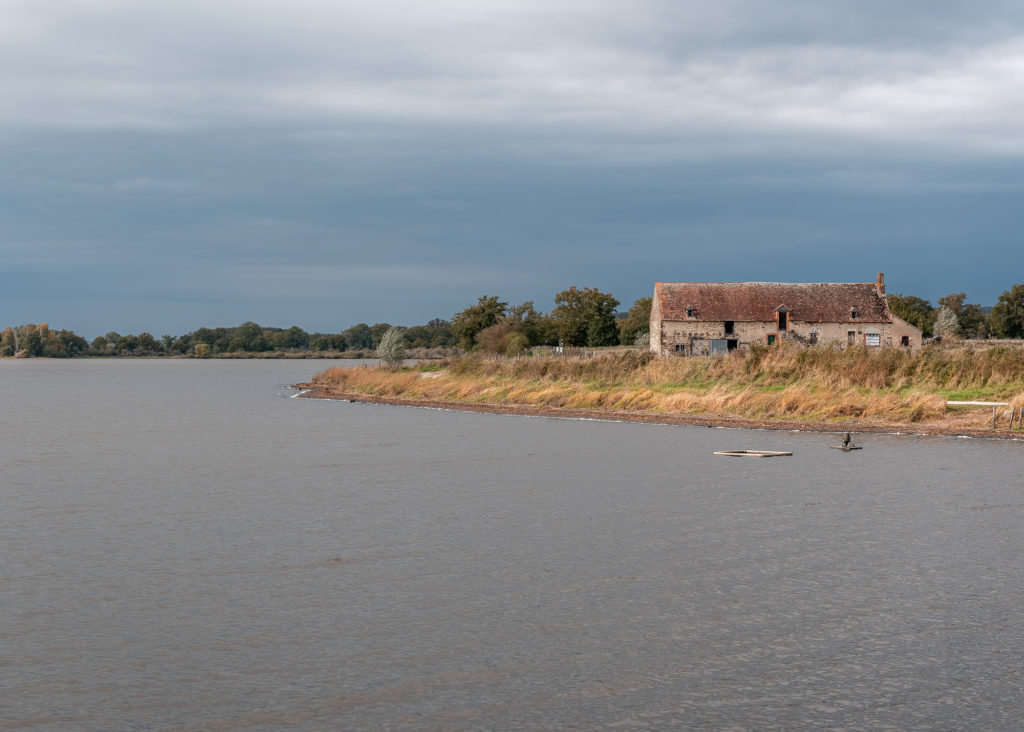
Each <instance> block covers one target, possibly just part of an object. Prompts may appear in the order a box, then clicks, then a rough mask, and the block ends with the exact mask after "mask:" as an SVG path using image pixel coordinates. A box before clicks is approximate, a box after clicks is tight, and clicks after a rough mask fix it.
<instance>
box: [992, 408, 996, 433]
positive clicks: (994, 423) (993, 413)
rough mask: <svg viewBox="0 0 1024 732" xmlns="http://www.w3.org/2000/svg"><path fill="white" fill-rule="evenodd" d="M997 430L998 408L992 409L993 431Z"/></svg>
mask: <svg viewBox="0 0 1024 732" xmlns="http://www.w3.org/2000/svg"><path fill="white" fill-rule="evenodd" d="M995 428H996V407H995V406H993V407H992V429H995Z"/></svg>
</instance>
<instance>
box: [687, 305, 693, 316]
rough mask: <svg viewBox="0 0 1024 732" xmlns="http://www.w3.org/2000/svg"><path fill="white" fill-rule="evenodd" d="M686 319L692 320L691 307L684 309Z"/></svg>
mask: <svg viewBox="0 0 1024 732" xmlns="http://www.w3.org/2000/svg"><path fill="white" fill-rule="evenodd" d="M686 317H687V318H692V317H693V306H692V305H691V306H689V307H687V308H686Z"/></svg>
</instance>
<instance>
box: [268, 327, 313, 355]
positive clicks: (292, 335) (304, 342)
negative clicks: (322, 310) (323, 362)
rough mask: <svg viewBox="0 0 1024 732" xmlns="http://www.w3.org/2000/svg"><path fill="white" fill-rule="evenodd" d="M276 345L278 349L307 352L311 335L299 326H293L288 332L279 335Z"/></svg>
mask: <svg viewBox="0 0 1024 732" xmlns="http://www.w3.org/2000/svg"><path fill="white" fill-rule="evenodd" d="M275 343H276V345H277V347H278V348H296V349H302V350H305V349H307V348H309V333H307V332H306V331H304V330H303V329H302V328H300V327H299V326H297V325H293V326H292V327H291V328H289V329H288V330H286V331H282V332H281V333H278V334H277V338H276V339H275Z"/></svg>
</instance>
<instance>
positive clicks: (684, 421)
mask: <svg viewBox="0 0 1024 732" xmlns="http://www.w3.org/2000/svg"><path fill="white" fill-rule="evenodd" d="M293 388H295V389H302V390H303V391H302V392H301V393H299V394H296V395H295V396H296V397H297V398H300V399H330V400H334V401H350V402H365V403H368V404H387V405H391V406H399V407H421V408H425V409H446V410H450V411H456V412H478V413H482V414H512V415H520V416H529V417H554V418H559V419H592V420H601V421H606V422H639V423H643V424H664V425H685V426H690V427H711V428H716V427H717V428H732V429H749V430H778V431H783V432H832V433H840V432H854V433H858V434H902V435H920V436H936V437H969V438H973V439H994V440H1010V441H1015V442H1021V441H1024V433H1022V432H1019V431H1017V432H1014V431H1011V430H1008V429H1002V430H1000V429H992V428H980V429H979V428H974V427H955V426H949V425H923V424H899V423H872V422H846V423H836V422H821V421H809V422H804V421H790V420H759V419H750V418H746V417H731V416H727V415H720V414H712V415H694V414H662V413H654V412H627V411H614V410H600V409H572V408H566V407H532V406H528V405H505V404H494V403H481V402H453V401H445V400H435V399H414V398H410V397H398V396H376V395H371V394H361V393H359V392H350V391H342V390H337V389H332V388H331V387H325V386H322V385H320V384H315V383H305V384H295V385H294V387H293Z"/></svg>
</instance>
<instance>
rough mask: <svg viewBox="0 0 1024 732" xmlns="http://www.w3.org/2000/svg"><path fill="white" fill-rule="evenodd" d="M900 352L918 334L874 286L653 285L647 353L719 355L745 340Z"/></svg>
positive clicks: (917, 342)
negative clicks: (649, 339) (792, 342)
mask: <svg viewBox="0 0 1024 732" xmlns="http://www.w3.org/2000/svg"><path fill="white" fill-rule="evenodd" d="M783 340H795V341H798V342H800V343H804V344H807V345H812V346H813V345H821V344H829V343H835V344H838V345H840V346H841V347H844V348H845V347H847V346H855V345H858V346H865V347H867V348H886V347H892V348H906V349H916V348H919V347H920V346H921V330H920V329H919V328H917V327H915V326H913V325H911V324H910V323H908V322H907V321H905V320H903V319H901V318H898V317H896V316H895V315H893V314H892V313H891V312H890V311H889V304H888V302H887V301H886V297H885V277H884V275H883V274H882V273H879V274H878V279H877V280H876V281H875V282H866V283H865V282H824V283H786V282H657V283H655V285H654V301H653V303H652V304H651V350H652V351H654V352H655V353H657V354H660V355H663V356H671V355H680V356H696V355H713V354H724V353H728V352H729V351H733V350H735V349H737V348H739V349H743V348H749V346H750V345H751V344H752V343H766V344H769V345H770V344H773V343H777V342H779V341H783Z"/></svg>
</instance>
